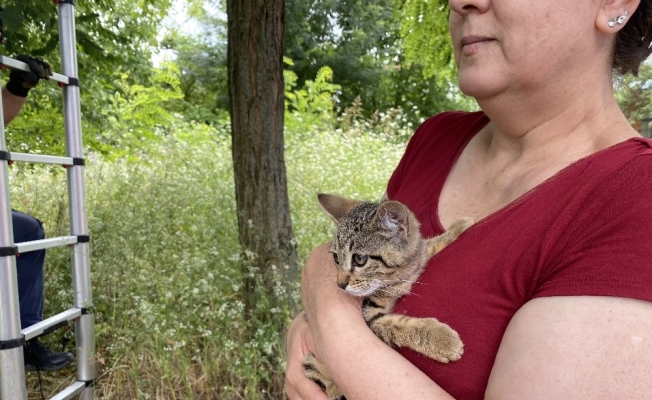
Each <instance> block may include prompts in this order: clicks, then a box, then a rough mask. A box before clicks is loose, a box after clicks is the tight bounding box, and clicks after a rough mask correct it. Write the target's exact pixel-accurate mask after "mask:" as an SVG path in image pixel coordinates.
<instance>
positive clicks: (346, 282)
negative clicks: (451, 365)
mask: <svg viewBox="0 0 652 400" xmlns="http://www.w3.org/2000/svg"><path fill="white" fill-rule="evenodd" d="M318 198H319V202H320V204H321V205H322V207H323V208H324V209H325V210H326V212H327V213H328V214H329V215H330V216H331V217H332V218H333V219H334V220H335V222H336V224H337V229H336V233H335V237H334V239H333V242H332V246H331V253H333V258H334V260H335V263H336V264H337V284H338V286H340V288H342V289H343V290H344V291H346V292H347V293H349V294H350V295H352V296H357V297H362V298H364V300H363V303H362V313H363V316H364V319H365V321H366V322H367V325H369V327H370V328H371V330H372V331H373V332H374V333H375V334H376V336H378V337H379V338H380V339H382V340H383V341H384V342H385V343H387V344H388V345H390V346H392V347H394V348H397V347H407V348H410V349H412V350H414V351H416V352H419V353H421V354H423V355H425V356H428V357H430V358H432V359H434V360H436V361H439V362H442V363H447V362H449V361H455V360H458V359H459V358H460V357H461V356H462V352H463V349H464V346H463V344H462V341H461V340H460V337H459V335H458V334H457V332H455V331H454V330H453V329H451V328H450V327H449V326H448V325H446V324H444V323H442V322H439V321H438V320H436V319H435V318H414V317H408V316H403V315H396V314H391V310H392V308H393V307H394V304H395V303H396V301H397V300H398V299H399V298H400V297H401V296H403V295H405V294H407V293H409V292H410V289H411V288H412V285H413V284H414V282H415V281H416V279H417V278H418V277H419V275H420V274H421V272H422V271H423V268H424V267H425V264H426V262H427V261H428V259H430V257H432V256H433V255H435V254H436V253H438V252H439V251H441V250H442V249H443V248H444V247H446V246H447V245H448V244H450V243H452V242H453V241H454V240H455V239H457V237H458V236H459V235H460V234H461V233H462V232H464V230H465V229H466V228H468V227H469V226H470V225H471V224H472V223H473V221H472V220H471V219H470V218H464V219H460V220H458V221H456V222H455V223H454V224H453V225H452V226H451V228H450V229H449V230H448V231H446V232H445V233H444V234H442V235H440V236H436V237H434V238H430V239H423V238H422V237H421V233H420V232H419V222H418V221H417V219H416V217H415V216H414V214H413V213H412V212H411V211H410V210H409V209H408V208H407V207H406V206H405V205H403V204H401V203H399V202H397V201H383V202H380V203H372V202H360V201H355V200H350V199H345V198H342V197H339V196H335V195H328V194H320V195H319V196H318ZM303 365H304V371H305V373H306V376H308V377H309V378H310V379H312V380H313V381H315V382H317V383H318V384H319V385H320V386H321V387H322V389H323V390H324V392H325V393H326V395H327V396H328V397H329V398H330V399H333V400H342V399H344V396H343V395H342V393H341V392H340V391H339V389H338V388H337V386H336V385H335V383H334V382H333V380H332V378H331V376H330V374H329V373H328V371H327V370H326V368H325V367H324V365H323V364H321V363H320V362H319V361H318V360H317V359H316V358H315V357H314V356H312V355H309V356H308V357H306V359H305V360H304V363H303Z"/></svg>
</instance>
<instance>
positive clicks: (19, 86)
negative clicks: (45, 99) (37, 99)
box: [6, 54, 52, 97]
mask: <svg viewBox="0 0 652 400" xmlns="http://www.w3.org/2000/svg"><path fill="white" fill-rule="evenodd" d="M16 59H17V60H18V61H22V62H24V63H26V64H27V65H28V66H29V69H30V70H31V71H30V72H27V71H19V70H16V69H14V70H12V71H11V72H10V73H9V81H8V82H7V86H6V87H7V90H8V91H9V93H11V94H13V95H15V96H19V97H27V93H28V92H29V90H30V89H32V88H33V87H35V86H36V85H37V84H38V82H39V79H49V78H50V76H51V75H52V67H50V64H48V63H46V62H45V61H43V60H41V59H40V58H36V57H31V56H28V55H27V54H21V55H19V56H18V57H16Z"/></svg>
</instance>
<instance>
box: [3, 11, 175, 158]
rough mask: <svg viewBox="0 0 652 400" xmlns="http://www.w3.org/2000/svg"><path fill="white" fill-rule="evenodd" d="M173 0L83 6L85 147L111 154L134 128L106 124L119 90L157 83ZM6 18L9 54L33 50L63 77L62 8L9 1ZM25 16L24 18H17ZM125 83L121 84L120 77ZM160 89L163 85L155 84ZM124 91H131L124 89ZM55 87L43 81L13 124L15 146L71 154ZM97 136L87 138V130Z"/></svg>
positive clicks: (79, 31) (79, 30) (79, 18)
mask: <svg viewBox="0 0 652 400" xmlns="http://www.w3.org/2000/svg"><path fill="white" fill-rule="evenodd" d="M170 3H171V2H170V1H169V0H139V1H136V2H133V1H127V0H117V1H108V0H100V1H94V2H76V4H75V14H76V15H75V16H76V18H75V22H76V32H75V34H76V39H77V49H76V50H77V56H78V63H79V68H78V70H79V78H80V82H81V88H82V90H81V95H82V114H83V119H82V121H83V131H84V132H85V145H86V146H87V147H90V148H92V149H94V150H96V151H100V152H108V151H112V150H113V149H115V146H116V143H118V142H121V141H122V142H131V139H130V138H129V137H127V138H122V135H123V133H125V134H127V135H130V134H132V135H133V133H130V132H128V131H126V130H111V128H112V126H113V125H109V124H107V122H106V121H105V120H104V118H105V117H106V114H107V113H113V114H115V115H119V114H118V112H117V110H107V107H108V106H109V104H110V100H111V98H112V97H113V93H111V92H112V91H116V90H120V88H118V86H121V85H124V84H126V85H141V86H146V85H147V83H148V82H152V80H153V79H154V80H155V79H157V78H156V77H155V75H156V74H157V72H156V71H154V70H153V68H152V65H151V62H150V56H151V53H152V48H153V47H154V46H156V45H157V41H156V35H157V33H158V31H159V26H160V22H161V20H162V18H163V17H164V16H165V13H166V12H167V9H168V7H169V6H170ZM3 5H4V6H5V11H4V12H2V13H0V18H2V19H3V21H4V22H5V24H6V25H5V26H6V32H5V33H6V36H7V39H6V41H5V43H4V50H3V51H2V53H3V54H4V55H8V56H16V55H18V54H21V53H27V54H31V55H34V56H39V57H42V58H44V59H45V60H47V61H48V62H49V63H50V64H51V65H52V66H53V68H54V70H55V71H57V72H61V63H60V61H59V60H60V54H59V51H60V49H59V26H58V17H57V6H56V5H55V4H54V3H53V2H47V1H38V0H25V1H17V0H9V1H7V2H4V3H3ZM17 16H20V18H17ZM116 79H119V80H120V81H121V82H120V83H118V84H116V82H115V80H116ZM154 85H156V84H155V83H154ZM122 89H124V88H122ZM57 91H59V92H60V90H59V89H57V88H55V87H54V85H51V84H48V83H47V82H42V83H41V84H40V85H39V87H38V88H37V89H35V90H33V91H32V92H31V94H30V96H29V100H28V102H29V103H28V106H27V107H26V108H25V109H24V110H23V112H22V121H20V120H16V121H14V122H13V123H12V126H11V128H12V130H13V132H11V133H12V135H13V138H12V139H11V140H13V143H12V146H13V147H14V148H23V149H25V150H29V151H31V152H43V153H49V154H53V153H54V154H62V153H63V150H62V149H63V147H64V145H63V133H62V123H61V121H62V119H61V116H60V115H59V113H60V112H61V111H60V110H61V109H62V104H63V102H62V96H61V95H58V94H57V93H56V92H57ZM87 131H90V134H88V135H86V132H87Z"/></svg>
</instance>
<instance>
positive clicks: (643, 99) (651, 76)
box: [614, 63, 652, 124]
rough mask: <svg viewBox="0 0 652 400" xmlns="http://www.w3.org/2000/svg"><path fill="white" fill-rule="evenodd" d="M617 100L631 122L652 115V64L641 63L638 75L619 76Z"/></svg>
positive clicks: (616, 83)
mask: <svg viewBox="0 0 652 400" xmlns="http://www.w3.org/2000/svg"><path fill="white" fill-rule="evenodd" d="M614 88H615V95H616V100H617V101H618V105H619V106H620V109H621V110H622V111H623V113H624V114H625V116H626V117H627V119H628V120H629V122H630V123H632V124H634V123H636V122H637V121H640V120H641V119H644V118H649V117H652V90H651V89H652V65H650V64H649V63H643V64H641V68H640V69H639V71H638V75H637V76H634V75H632V74H627V75H625V76H622V77H617V78H616V82H615V85H614Z"/></svg>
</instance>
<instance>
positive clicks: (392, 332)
mask: <svg viewBox="0 0 652 400" xmlns="http://www.w3.org/2000/svg"><path fill="white" fill-rule="evenodd" d="M370 327H371V329H372V330H373V331H374V333H375V334H376V335H377V336H378V337H379V338H381V339H382V340H383V341H384V342H385V343H387V344H389V345H390V346H392V347H407V348H409V349H412V350H414V351H416V352H417V353H421V354H423V355H425V356H427V357H430V358H432V359H433V360H436V361H439V362H442V363H448V362H449V361H456V360H459V359H460V357H462V353H463V352H464V344H463V343H462V340H461V339H460V335H459V334H458V333H457V332H456V331H455V330H453V329H452V328H451V327H450V326H448V325H446V324H444V323H443V322H440V321H438V320H437V319H435V318H414V317H408V316H405V315H397V314H386V315H383V316H382V317H379V318H377V319H376V320H375V321H373V323H372V324H371V326H370Z"/></svg>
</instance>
